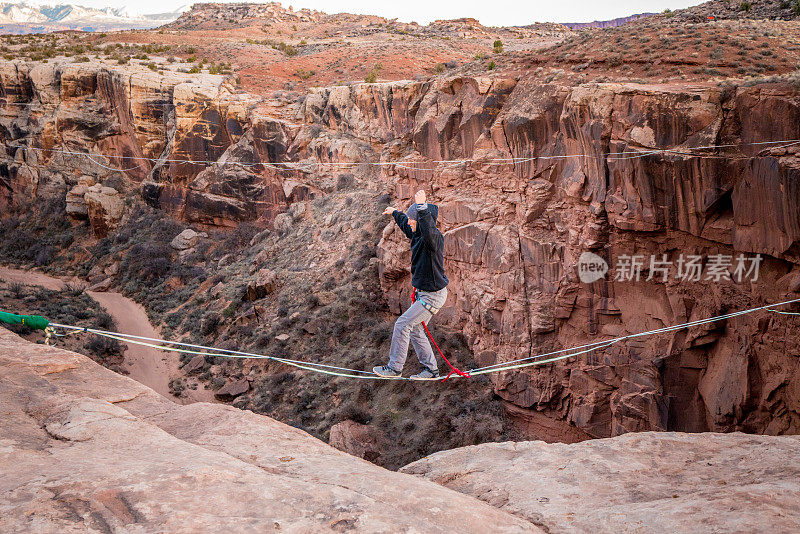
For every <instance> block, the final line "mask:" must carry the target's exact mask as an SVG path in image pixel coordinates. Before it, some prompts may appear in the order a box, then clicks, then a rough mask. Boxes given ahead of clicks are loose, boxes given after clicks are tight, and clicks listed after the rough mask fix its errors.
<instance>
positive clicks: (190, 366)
mask: <svg viewBox="0 0 800 534" xmlns="http://www.w3.org/2000/svg"><path fill="white" fill-rule="evenodd" d="M205 363H206V358H205V356H202V355H200V354H198V355H196V356H194V357H193V358H192V359H191V360H189V363H187V364H186V365H184V366H183V372H184V373H186V374H187V375H188V374H192V373H194V372H196V371H199V370H200V369H202V368H203V365H205Z"/></svg>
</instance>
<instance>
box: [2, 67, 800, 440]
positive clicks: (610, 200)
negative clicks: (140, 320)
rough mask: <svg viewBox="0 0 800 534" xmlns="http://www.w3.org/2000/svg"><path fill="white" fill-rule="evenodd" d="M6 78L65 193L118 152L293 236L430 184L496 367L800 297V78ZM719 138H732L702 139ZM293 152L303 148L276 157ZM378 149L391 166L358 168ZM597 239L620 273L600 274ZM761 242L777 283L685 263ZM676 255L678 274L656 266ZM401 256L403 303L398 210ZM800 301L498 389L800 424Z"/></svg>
mask: <svg viewBox="0 0 800 534" xmlns="http://www.w3.org/2000/svg"><path fill="white" fill-rule="evenodd" d="M92 69H94V70H92ZM142 80H144V81H142ZM190 80H194V81H190ZM0 83H1V84H2V88H3V92H4V94H6V95H8V97H9V98H10V99H11V100H13V101H14V102H18V103H30V104H31V105H30V107H28V108H26V107H19V108H12V107H9V108H7V109H6V110H5V115H4V118H3V121H2V124H3V126H4V129H3V130H2V136H3V141H4V142H5V143H6V146H7V148H6V151H7V152H6V156H7V157H6V163H5V164H4V165H5V166H4V167H0V171H2V172H0V175H2V179H3V184H4V185H5V189H4V191H5V193H4V195H3V196H2V197H0V198H1V199H2V200H0V202H4V203H5V204H6V205H8V204H10V203H13V202H14V201H15V200H14V199H17V201H18V200H19V199H20V198H27V197H29V196H31V195H34V196H38V197H45V196H46V195H50V194H65V190H64V187H65V186H64V185H63V184H72V178H71V176H73V175H76V174H79V175H83V174H86V173H94V174H95V175H97V176H98V180H97V181H98V182H102V183H104V184H105V185H112V186H113V185H115V184H114V183H113V182H119V181H124V182H125V183H126V184H127V187H128V188H129V189H130V190H133V191H136V192H137V193H138V194H140V195H141V196H142V197H143V198H144V199H145V200H146V201H147V202H149V203H151V204H152V205H154V206H158V207H160V208H162V209H164V210H165V211H166V212H168V213H170V214H172V215H173V216H176V217H180V218H183V219H184V220H186V221H189V222H192V223H196V224H198V225H201V226H235V225H237V224H238V223H240V222H242V221H254V222H256V223H257V224H260V225H264V226H268V227H274V228H275V229H276V230H278V232H279V233H283V232H285V231H286V230H287V225H289V224H290V221H291V217H292V216H293V215H291V213H302V210H303V209H304V204H303V202H304V201H305V200H307V199H309V198H312V197H314V196H316V195H322V194H327V193H329V192H332V191H334V190H336V187H337V184H341V183H346V182H347V181H348V180H351V179H352V178H353V176H355V177H356V178H357V180H358V183H359V184H360V185H361V186H362V187H365V188H368V189H373V190H375V191H388V192H390V193H391V194H392V196H393V202H397V203H398V206H402V205H404V204H406V203H408V202H410V199H411V196H412V193H413V191H414V190H415V189H417V188H419V187H425V188H426V189H428V191H429V194H430V196H431V197H432V199H433V200H434V201H435V202H437V203H439V204H440V207H441V211H440V214H441V215H440V218H441V221H440V224H441V227H442V229H443V231H445V232H446V234H445V235H446V259H447V269H448V275H449V276H450V279H451V280H452V286H451V288H450V290H451V291H450V294H451V296H450V301H449V302H448V306H447V307H446V308H445V309H444V310H443V311H442V312H441V313H440V315H439V316H438V317H437V319H436V320H437V321H439V322H441V323H445V324H447V325H449V326H451V327H454V328H456V329H459V330H461V331H463V332H464V334H465V335H466V336H467V339H468V341H469V344H470V347H471V349H472V350H473V352H474V353H475V354H476V356H477V360H478V364H479V365H489V364H494V363H498V362H506V361H511V360H516V359H518V358H524V357H529V356H532V355H535V354H538V353H542V352H546V351H549V350H554V349H560V348H564V347H569V346H575V345H580V344H582V343H586V342H594V341H598V340H600V339H608V338H611V337H615V336H621V335H626V334H629V333H635V332H640V331H645V330H649V329H652V328H657V327H661V326H664V325H668V324H676V323H682V322H686V321H691V320H696V319H701V318H705V317H710V316H715V315H719V314H721V313H725V312H727V311H733V310H737V309H743V308H748V307H751V306H755V305H759V304H764V303H766V302H776V301H780V300H784V299H786V298H789V297H792V296H794V297H798V296H800V294H798V293H797V289H798V288H797V284H795V283H794V281H795V280H796V279H797V277H798V275H800V266H799V265H798V264H799V263H800V248H799V247H798V240H800V160H798V156H797V154H798V145H796V144H795V145H790V146H781V145H758V144H752V143H761V142H764V141H771V140H794V139H798V138H800V92H799V91H798V89H797V88H796V87H795V86H791V85H789V84H777V83H775V84H771V83H769V84H768V83H764V84H755V85H753V84H749V85H740V86H735V85H729V86H716V85H700V84H698V85H642V84H613V83H608V84H595V83H592V84H585V85H579V86H559V85H536V84H533V83H531V82H530V81H528V80H527V79H525V78H523V79H521V80H518V79H516V78H502V77H460V78H451V79H436V80H432V81H425V82H410V81H406V82H396V83H387V84H355V85H350V86H336V87H329V88H319V89H315V90H313V91H311V92H310V93H309V94H308V95H307V96H306V98H305V100H304V101H303V103H302V105H301V106H298V107H291V106H289V107H286V106H284V107H280V106H277V105H276V106H275V107H274V108H273V109H275V110H276V111H273V112H267V111H264V110H260V109H250V107H252V106H251V104H252V105H255V102H254V101H253V100H252V98H250V97H248V96H247V95H241V94H234V92H232V91H231V89H230V87H229V86H227V85H225V83H224V80H223V79H222V78H219V77H202V78H201V77H200V76H195V77H191V76H188V75H178V74H170V75H169V76H167V77H165V78H158V77H157V75H156V74H154V73H147V74H146V75H141V74H139V73H136V74H135V75H134V74H130V73H128V74H125V73H122V72H120V71H119V70H117V69H116V68H115V67H107V66H106V67H99V66H97V65H94V66H92V64H86V65H83V66H76V65H72V64H70V65H65V64H48V65H37V66H34V67H31V66H28V65H24V64H21V63H5V64H3V67H2V77H0ZM56 102H57V103H59V105H58V106H57V107H56V105H55V103H56ZM273 104H274V103H273ZM278 110H280V111H278ZM11 144H16V145H24V146H28V147H30V148H26V149H22V148H17V149H12V148H8V146H9V145H11ZM710 144H713V145H725V146H726V148H724V149H719V150H705V151H703V150H700V151H698V150H693V147H698V146H706V145H710ZM56 146H57V147H65V146H66V147H70V146H72V147H80V150H81V151H90V152H95V151H96V152H104V153H117V154H129V155H133V156H137V155H145V156H147V157H152V158H154V159H157V160H158V161H156V162H148V161H144V162H142V161H141V160H135V163H136V165H135V166H134V167H136V168H131V169H129V170H127V171H125V172H124V173H120V172H117V171H110V170H108V169H106V168H99V167H97V166H96V165H94V164H93V163H91V161H90V160H89V159H88V158H87V157H85V156H77V155H67V154H64V153H62V152H55V149H54V150H53V151H52V152H49V150H50V149H53V148H54V147H56ZM36 147H38V148H40V149H42V150H43V151H38V150H34V148H36ZM661 149H673V151H671V152H664V151H659V150H661ZM698 154H703V156H702V157H699V156H698ZM633 156H636V157H633ZM510 157H514V158H520V159H517V160H515V161H514V162H513V164H508V159H507V158H510ZM462 159H467V160H468V161H463V162H462V161H451V160H462ZM187 160H191V161H194V162H198V161H204V160H214V161H216V163H214V164H198V163H187V162H186V161H187ZM445 160H446V161H445ZM397 161H400V164H396V163H395V162H397ZM443 161H444V162H443ZM285 162H291V163H293V166H292V167H289V168H276V167H275V166H274V165H270V164H274V163H285ZM364 162H370V163H382V164H381V165H380V166H377V165H376V166H367V165H356V164H358V163H364ZM109 163H113V162H110V161H109ZM116 163H120V162H116ZM328 163H334V164H341V163H346V164H348V166H347V167H346V168H344V169H342V168H341V167H336V166H330V165H327V164H328ZM140 164H141V165H140ZM350 164H352V165H350ZM120 166H121V164H120ZM106 167H108V165H106ZM75 169H79V173H75ZM123 176H124V179H123ZM12 192H13V193H12ZM54 192H55V193H54ZM290 206H293V207H292V209H293V210H294V211H292V212H291V213H289V214H283V213H282V212H284V211H287V210H288V209H289V207H290ZM376 216H377V214H376ZM313 239H319V236H317V237H314V238H313ZM585 252H593V253H595V254H597V255H598V256H600V257H601V258H603V259H604V261H606V263H608V264H609V265H610V266H611V267H612V271H611V272H610V273H609V274H608V275H607V276H606V277H605V278H603V279H600V280H597V281H595V282H593V283H590V284H584V283H581V282H580V280H579V278H578V276H577V270H576V267H577V263H578V259H579V258H580V256H581V255H582V254H583V253H585ZM740 254H743V255H746V256H748V257H749V256H753V255H754V254H761V255H762V256H763V261H762V262H761V264H760V270H759V277H758V280H757V281H752V282H751V281H750V278H752V276H750V277H749V278H747V279H742V280H731V279H730V278H731V276H730V274H731V271H732V270H733V268H732V267H731V268H729V269H728V270H727V271H726V273H727V274H726V275H725V276H722V277H721V279H720V280H713V279H705V278H702V279H700V280H698V281H686V280H682V279H680V278H676V277H675V275H676V274H677V273H676V271H675V267H677V264H678V261H679V260H680V257H681V255H683V256H684V257H686V256H690V255H699V256H701V257H702V258H704V259H703V262H704V264H705V265H706V266H708V262H709V258H710V257H712V256H717V255H721V256H722V257H730V258H731V260H732V261H733V260H735V258H736V257H738V255H740ZM633 255H641V257H643V258H644V262H645V264H644V265H643V269H642V271H641V272H640V277H639V278H638V279H637V280H630V281H628V280H621V281H615V280H614V275H615V272H614V269H615V267H616V266H617V264H618V261H619V260H620V259H621V258H623V257H625V256H633ZM664 255H666V259H667V260H669V261H671V262H672V264H673V270H672V271H671V272H669V273H667V274H668V276H667V278H664V277H663V276H662V275H661V274H659V273H658V272H656V271H651V269H650V265H649V260H650V258H651V257H653V258H657V259H663V258H664V257H665V256H664ZM378 257H379V270H380V276H381V284H382V286H383V289H384V292H385V295H386V298H387V301H388V303H389V307H390V309H391V310H392V311H394V312H400V311H401V309H402V308H403V307H404V306H405V305H406V303H407V302H408V300H409V296H410V295H409V284H410V277H409V273H408V267H407V266H408V263H409V262H408V251H407V244H406V243H405V242H404V240H403V238H402V237H401V236H400V235H399V232H397V231H396V230H395V229H394V226H393V225H392V224H389V225H387V227H386V230H385V232H384V236H383V239H382V241H381V243H380V245H379V247H378ZM751 274H752V273H751ZM718 278H719V277H718ZM254 290H255V291H254V293H253V296H254V297H257V296H258V294H259V293H258V290H257V288H254ZM267 292H268V291H267ZM253 296H251V298H252V297H253ZM793 321H795V319H794V318H792V317H789V316H780V315H777V314H766V313H761V314H757V315H750V316H744V317H738V318H735V319H730V320H728V321H726V322H722V321H720V322H717V323H714V324H713V325H706V326H705V327H703V328H698V327H695V328H692V329H689V330H688V331H687V330H682V331H677V332H674V333H672V334H671V335H664V336H661V337H653V338H642V339H639V340H637V341H636V342H627V343H625V344H617V345H614V346H613V347H609V348H607V349H604V350H602V351H601V350H598V351H595V352H594V353H591V354H588V355H584V356H581V357H580V358H574V359H571V360H566V361H561V362H557V363H554V364H551V365H548V366H544V367H537V368H530V369H528V370H516V371H510V372H503V373H498V374H494V375H491V376H492V386H493V389H494V391H495V392H496V393H497V394H498V395H500V396H501V397H502V398H503V399H505V401H507V407H508V411H509V414H510V415H512V416H513V418H514V419H515V420H516V421H517V423H518V426H519V428H520V430H522V431H523V432H524V433H525V434H526V435H528V436H530V437H536V438H542V439H547V440H563V441H575V440H580V439H585V438H589V437H607V436H612V435H617V434H621V433H624V432H628V431H633V430H685V431H706V430H714V431H731V430H743V431H748V432H757V433H769V434H782V433H797V432H798V431H800V390H798V388H797V387H796V384H797V383H798V380H800V378H798V372H800V371H798V364H797V361H798V360H797V356H796V355H797V354H798V352H800V340H799V339H798V337H797V336H796V335H794V333H793V330H792V328H791V327H792V326H793V325H794V322H793Z"/></svg>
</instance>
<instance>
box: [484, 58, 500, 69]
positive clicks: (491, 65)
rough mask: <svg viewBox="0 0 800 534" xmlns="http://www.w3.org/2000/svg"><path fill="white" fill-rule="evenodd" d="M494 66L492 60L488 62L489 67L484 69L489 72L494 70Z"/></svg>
mask: <svg viewBox="0 0 800 534" xmlns="http://www.w3.org/2000/svg"><path fill="white" fill-rule="evenodd" d="M496 66H497V65H495V62H494V60H492V61H490V62H489V66H488V67H486V68H488V69H489V70H494V68H495V67H496Z"/></svg>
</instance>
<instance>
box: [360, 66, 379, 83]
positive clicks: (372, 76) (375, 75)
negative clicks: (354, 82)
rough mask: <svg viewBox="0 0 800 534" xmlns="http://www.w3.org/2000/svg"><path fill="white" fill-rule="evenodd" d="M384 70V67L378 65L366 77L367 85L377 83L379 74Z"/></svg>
mask: <svg viewBox="0 0 800 534" xmlns="http://www.w3.org/2000/svg"><path fill="white" fill-rule="evenodd" d="M381 69H383V65H381V64H380V63H376V64H375V66H374V67H372V70H371V71H369V72H368V73H367V75H366V76H365V77H364V82H365V83H375V82H376V81H377V80H378V73H379V72H380V71H381Z"/></svg>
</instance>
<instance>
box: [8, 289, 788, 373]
mask: <svg viewBox="0 0 800 534" xmlns="http://www.w3.org/2000/svg"><path fill="white" fill-rule="evenodd" d="M798 302H800V298H797V299H792V300H787V301H783V302H776V303H774V304H766V305H764V306H758V307H755V308H749V309H746V310H741V311H737V312H731V313H727V314H723V315H717V316H714V317H708V318H706V319H698V320H696V321H689V322H686V323H681V324H677V325H672V326H666V327H663V328H657V329H655V330H648V331H646V332H639V333H636V334H629V335H626V336H620V337H616V338H612V339H606V340H602V341H596V342H593V343H587V344H585V345H579V346H575V347H569V348H566V349H560V350H556V351H552V352H546V353H543V354H537V355H535V356H528V357H526V358H521V359H518V360H513V361H508V362H501V363H497V364H493V365H487V366H485V367H480V368H478V369H471V370H469V371H467V372H464V371H461V370H459V369H457V368H456V367H454V366H453V365H452V364H451V363H450V361H449V360H447V358H446V357H445V355H444V353H443V352H442V350H441V349H440V348H439V346H438V345H437V344H436V341H434V339H433V337H432V336H431V334H430V332H429V331H428V328H427V326H425V332H426V334H427V335H428V338H429V339H430V340H431V341H432V342H433V345H434V346H435V347H436V350H437V351H439V354H440V355H441V356H442V359H444V361H445V362H446V363H447V365H448V366H450V368H451V372H450V373H449V374H448V375H447V376H446V377H438V378H437V379H435V380H442V381H444V380H447V379H448V378H450V377H451V376H452V375H453V374H456V375H458V376H460V377H462V378H470V377H474V376H477V375H482V374H487V373H498V372H502V371H511V370H515V369H522V368H525V367H532V366H537V365H544V364H548V363H553V362H556V361H560V360H565V359H568V358H572V357H574V356H580V355H581V354H587V353H589V352H592V351H595V350H601V349H604V348H607V347H610V346H612V345H615V344H617V343H621V342H624V341H627V340H630V339H635V338H639V337H645V336H652V335H657V334H663V333H667V332H674V331H677V330H683V329H686V328H690V327H693V326H700V325H704V324H710V323H715V322H718V321H721V320H724V319H731V318H734V317H740V316H743V315H747V314H750V313H754V312H757V311H770V312H774V311H778V310H773V309H772V308H777V307H779V306H787V305H789V304H795V303H798ZM782 313H784V314H787V315H788V314H795V313H796V312H782ZM0 322H2V323H6V324H24V325H26V326H28V327H30V328H35V329H39V330H45V335H46V329H47V328H51V329H54V331H53V333H52V334H51V337H63V336H65V335H68V334H72V333H88V334H93V335H97V336H103V337H107V338H110V339H116V340H118V341H121V342H123V343H130V344H134V345H142V346H145V347H150V348H154V349H158V350H163V351H168V352H177V353H182V354H194V355H201V356H214V357H220V358H250V359H262V360H269V361H275V362H279V363H282V364H284V365H289V366H292V367H296V368H298V369H304V370H308V371H312V372H315V373H322V374H326V375H332V376H339V377H345V378H359V379H363V380H410V378H405V377H380V376H376V375H374V374H373V373H371V372H368V371H362V370H360V369H350V368H347V367H337V366H334V365H328V364H323V363H316V362H308V361H302V360H292V359H289V358H280V357H277V356H267V355H263V354H255V353H250V352H242V351H236V350H229V349H221V348H215V347H208V346H205V345H197V344H192V343H186V342H183V341H168V340H164V339H155V338H148V337H142V336H134V335H131V334H124V333H119V332H109V331H105V330H99V329H95V328H89V327H85V326H75V325H65V324H59V323H50V322H49V321H48V320H47V319H45V318H44V317H41V316H37V315H25V316H23V315H15V314H11V313H5V312H0ZM424 324H425V323H423V325H424ZM58 329H61V330H64V331H66V333H63V334H62V333H58V332H57V330H58Z"/></svg>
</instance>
